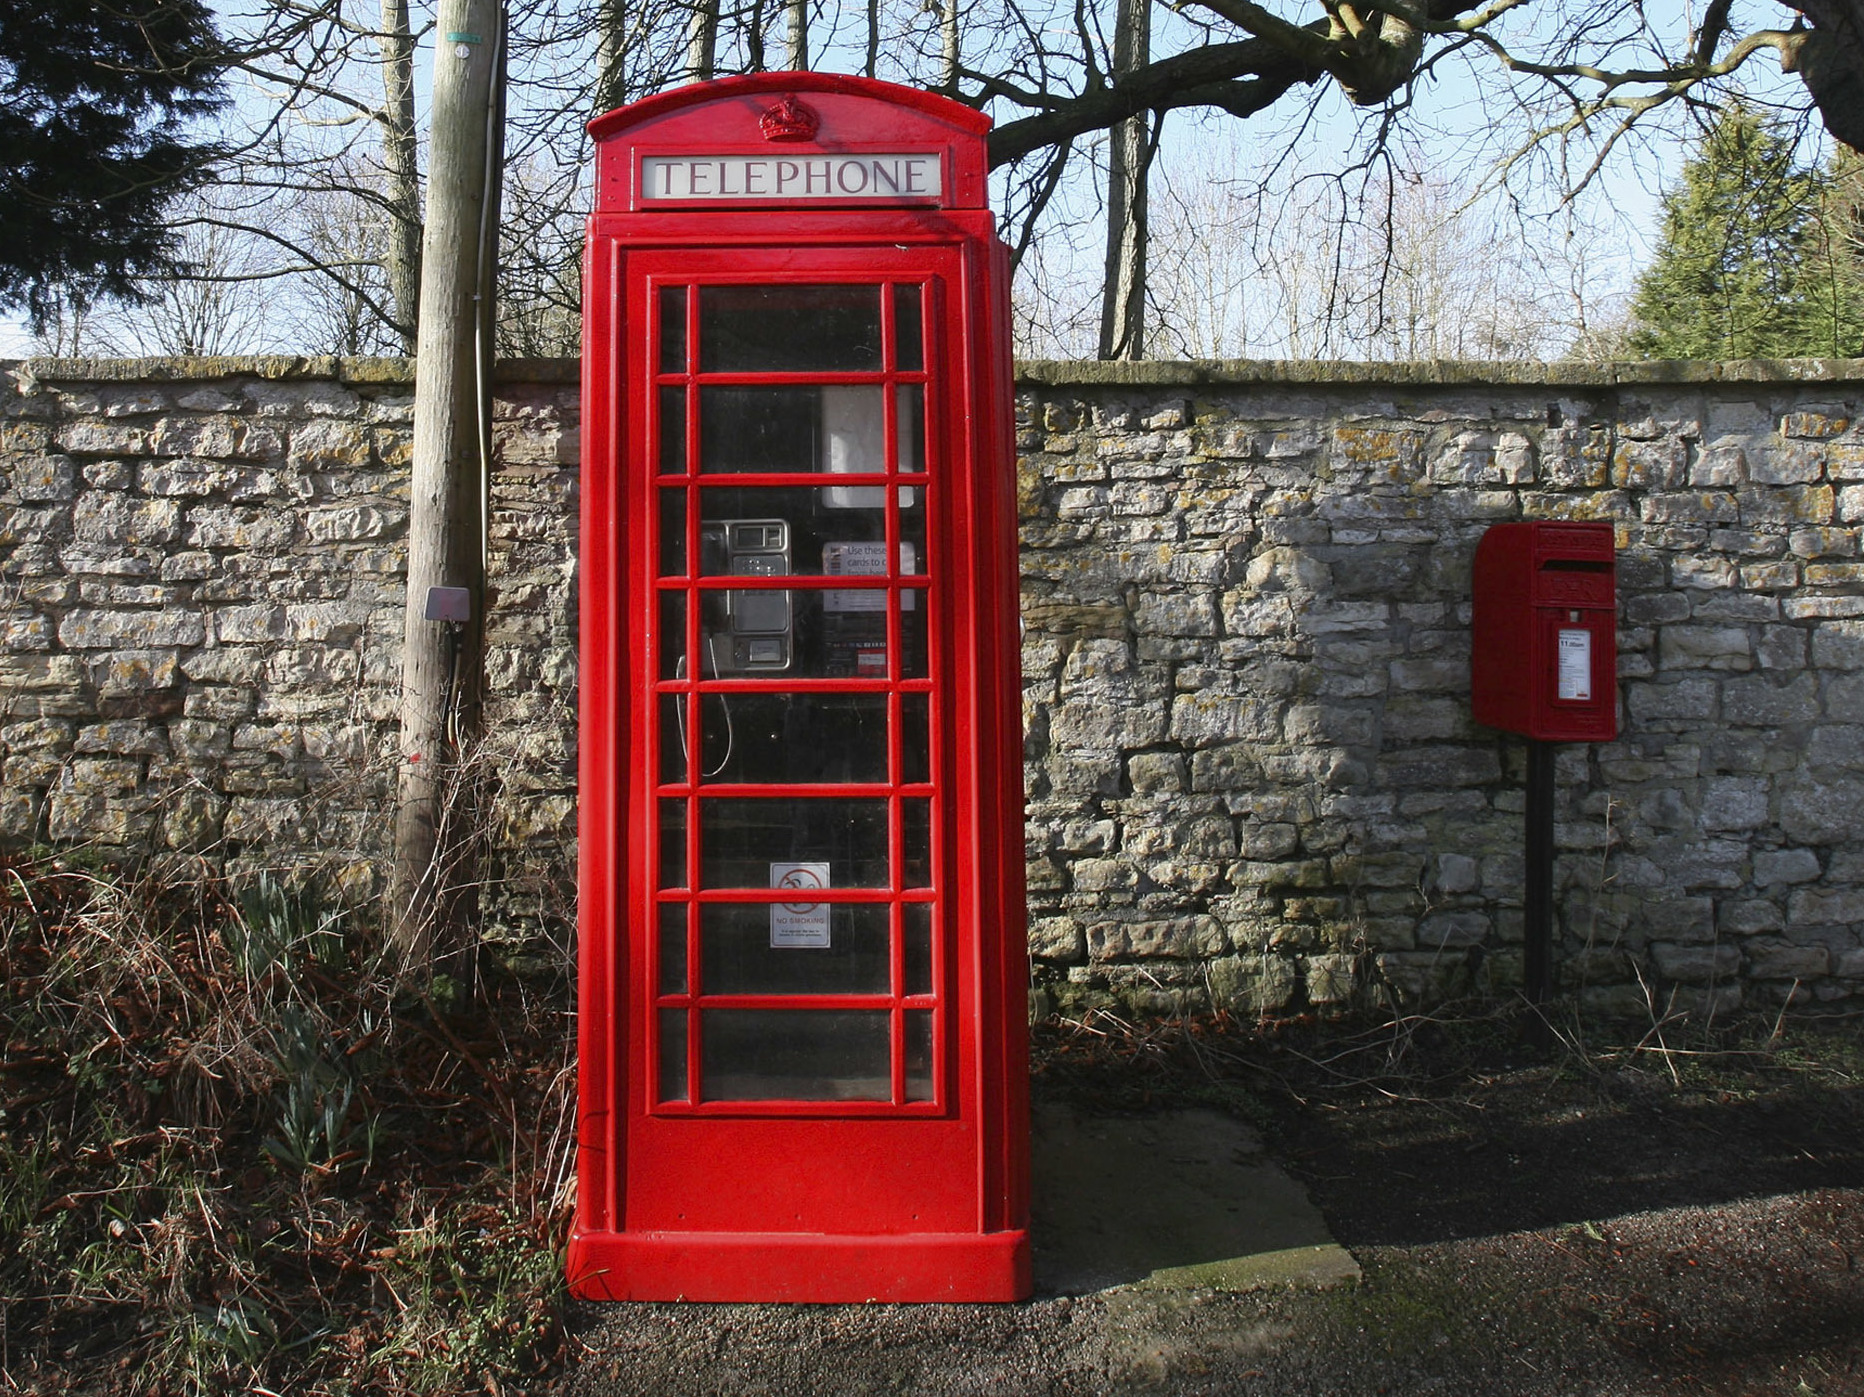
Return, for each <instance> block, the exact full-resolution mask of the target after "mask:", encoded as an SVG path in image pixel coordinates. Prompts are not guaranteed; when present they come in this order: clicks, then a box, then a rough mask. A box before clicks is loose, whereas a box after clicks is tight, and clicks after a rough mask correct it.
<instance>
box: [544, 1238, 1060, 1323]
mask: <svg viewBox="0 0 1864 1397" xmlns="http://www.w3.org/2000/svg"><path fill="white" fill-rule="evenodd" d="M567 1270H568V1272H569V1281H570V1291H571V1293H572V1294H574V1295H575V1296H576V1297H577V1298H578V1299H582V1300H704V1301H771V1302H786V1303H802V1304H828V1305H848V1304H863V1303H883V1302H884V1303H946V1304H957V1303H973V1302H1006V1301H1012V1300H1026V1299H1028V1298H1029V1294H1030V1291H1031V1289H1032V1282H1031V1279H1030V1262H1029V1234H1028V1232H1027V1231H1015V1232H983V1233H963V1234H949V1233H916V1234H905V1235H900V1236H835V1235H829V1234H807V1235H805V1234H799V1233H793V1232H732V1233H708V1232H649V1233H617V1232H578V1233H576V1234H574V1235H573V1236H572V1237H571V1238H570V1250H569V1265H568V1267H567Z"/></svg>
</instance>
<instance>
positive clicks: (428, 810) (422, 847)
mask: <svg viewBox="0 0 1864 1397" xmlns="http://www.w3.org/2000/svg"><path fill="white" fill-rule="evenodd" d="M504 33H505V13H504V6H503V0H441V4H440V12H439V14H438V16H437V19H436V24H435V41H434V95H433V117H432V127H431V139H430V150H429V157H428V174H427V218H426V229H425V236H424V237H423V240H422V246H421V298H420V324H419V337H418V344H419V347H418V349H417V350H416V355H415V367H414V467H413V480H412V484H411V487H410V491H409V512H408V602H407V619H406V630H405V638H404V640H403V647H402V668H401V763H400V768H401V769H400V773H399V790H398V792H397V801H396V807H395V848H394V862H393V866H392V868H391V870H390V885H389V897H390V913H391V917H392V919H393V930H394V939H395V943H396V946H397V948H398V949H399V950H400V952H401V971H402V973H403V974H404V975H408V976H412V977H419V976H424V975H425V974H426V973H427V971H428V969H429V963H430V960H431V957H432V954H433V951H434V938H435V932H436V930H437V928H438V927H439V925H440V923H441V921H442V920H443V918H444V916H445V914H446V912H447V904H448V901H449V894H450V893H451V892H452V891H453V890H454V889H455V888H456V887H458V886H460V885H461V884H462V882H463V881H464V880H462V879H461V878H459V877H457V876H455V863H454V860H455V855H456V853H457V852H458V849H459V848H460V846H462V845H463V843H464V836H465V835H466V834H468V833H469V831H470V822H469V820H465V821H463V820H461V819H457V818H455V819H448V818H446V805H447V801H448V796H449V793H450V792H451V791H452V790H453V788H454V787H455V786H456V784H457V778H458V775H459V771H460V760H461V757H462V755H463V753H464V751H465V748H466V745H467V741H468V739H469V738H470V736H471V734H472V732H473V729H474V727H475V725H476V721H477V717H478V704H479V671H480V651H481V636H482V633H483V616H484V610H485V607H484V601H485V483H486V480H487V479H488V467H489V465H490V460H489V457H490V441H491V401H492V400H491V390H492V328H493V323H494V322H493V311H494V291H495V284H494V282H495V278H494V275H493V271H494V266H495V261H496V237H497V228H498V196H499V167H500V165H501V163H502V154H503V149H502V148H503V139H502V137H503V133H502V129H501V128H502V115H503V114H502V110H501V108H502V101H501V95H502V87H503V68H504ZM436 589H451V590H445V591H436ZM462 593H463V595H462ZM435 611H439V612H441V613H451V614H454V615H458V614H460V613H461V612H464V613H465V616H466V619H465V620H464V621H446V620H433V619H429V618H430V616H431V615H433V614H434V613H435ZM465 813H467V814H470V812H465ZM462 826H464V828H463V827H462Z"/></svg>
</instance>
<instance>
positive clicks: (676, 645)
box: [659, 592, 686, 679]
mask: <svg viewBox="0 0 1864 1397" xmlns="http://www.w3.org/2000/svg"><path fill="white" fill-rule="evenodd" d="M659 667H660V677H661V678H662V679H680V678H684V677H685V674H686V594H685V593H684V592H662V593H661V594H660V666H659Z"/></svg>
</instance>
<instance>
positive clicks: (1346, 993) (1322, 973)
mask: <svg viewBox="0 0 1864 1397" xmlns="http://www.w3.org/2000/svg"><path fill="white" fill-rule="evenodd" d="M1301 973H1302V981H1303V987H1304V988H1305V989H1306V991H1307V1002H1308V1003H1309V1004H1315V1005H1323V1004H1341V1003H1344V1002H1345V1001H1346V1000H1348V999H1351V998H1352V996H1353V992H1354V990H1356V989H1357V988H1358V987H1359V973H1358V969H1357V967H1356V965H1355V964H1354V960H1353V957H1352V956H1350V955H1340V954H1334V955H1322V956H1306V957H1303V958H1302V961H1301Z"/></svg>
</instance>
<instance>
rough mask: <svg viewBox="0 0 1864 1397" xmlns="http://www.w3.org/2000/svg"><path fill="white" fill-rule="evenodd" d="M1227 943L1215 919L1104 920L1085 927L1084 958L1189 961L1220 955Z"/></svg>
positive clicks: (1096, 959)
mask: <svg viewBox="0 0 1864 1397" xmlns="http://www.w3.org/2000/svg"><path fill="white" fill-rule="evenodd" d="M1228 941H1229V938H1228V937H1226V936H1225V935H1224V933H1223V928H1222V927H1221V926H1220V925H1219V924H1218V922H1217V919H1216V918H1215V917H1211V916H1196V917H1170V918H1164V919H1157V920H1135V921H1114V920H1105V921H1097V922H1093V923H1090V924H1089V926H1088V928H1087V955H1088V959H1089V960H1091V961H1107V960H1127V959H1156V958H1161V957H1169V958H1171V959H1175V960H1191V959H1196V958H1199V957H1207V956H1215V955H1218V954H1221V953H1222V952H1223V951H1224V950H1225V949H1227V947H1228Z"/></svg>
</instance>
